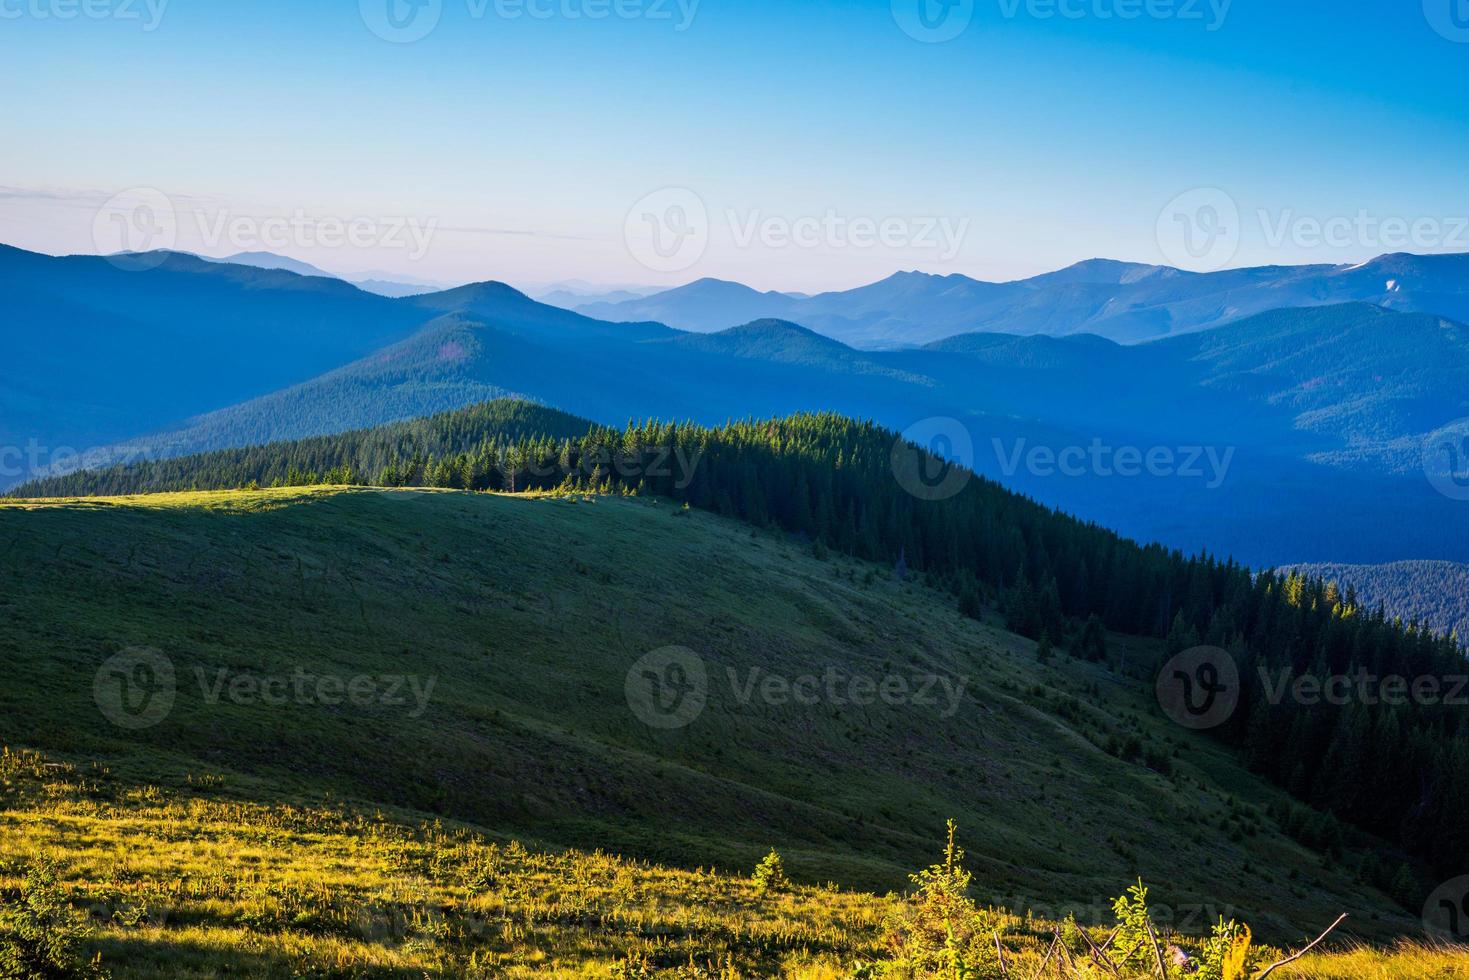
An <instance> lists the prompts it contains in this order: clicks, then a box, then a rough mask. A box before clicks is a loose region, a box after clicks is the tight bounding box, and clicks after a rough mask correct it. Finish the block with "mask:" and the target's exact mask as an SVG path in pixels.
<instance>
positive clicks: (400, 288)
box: [209, 252, 443, 298]
mask: <svg viewBox="0 0 1469 980" xmlns="http://www.w3.org/2000/svg"><path fill="white" fill-rule="evenodd" d="M209 261H211V262H228V263H231V264H233V265H249V266H254V267H255V268H257V269H280V270H284V271H286V272H294V273H296V275H298V276H322V277H325V278H328V279H341V280H342V281H344V282H350V283H351V284H352V285H354V286H356V287H357V288H358V289H361V290H363V291H364V292H368V293H373V294H374V295H377V296H387V297H391V298H398V297H401V296H419V295H421V294H423V293H432V292H436V291H438V290H440V289H442V288H443V287H442V286H438V285H435V284H433V283H430V282H426V281H407V280H403V281H400V280H398V279H394V278H392V277H391V276H389V275H387V274H386V273H367V274H366V275H364V276H363V277H361V278H357V279H352V278H348V277H347V276H339V275H336V274H335V273H331V272H327V271H325V270H323V269H319V268H317V267H316V266H314V265H312V264H311V263H310V262H303V261H301V260H300V259H293V258H291V257H290V256H288V255H277V254H275V253H274V252H239V253H237V254H235V255H230V256H227V257H225V258H222V259H210V260H209Z"/></svg>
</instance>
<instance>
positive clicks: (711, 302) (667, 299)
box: [547, 279, 798, 333]
mask: <svg viewBox="0 0 1469 980" xmlns="http://www.w3.org/2000/svg"><path fill="white" fill-rule="evenodd" d="M547 302H550V300H549V299H548V300H547ZM797 304H798V301H797V300H793V299H792V298H791V297H790V296H787V295H785V294H784V293H777V292H766V293H762V292H758V291H757V290H754V289H751V288H750V287H749V286H744V285H741V284H740V283H737V282H727V281H725V280H722V279H700V280H697V281H695V282H691V283H689V284H688V285H686V286H679V287H677V288H676V289H670V290H667V291H665V292H660V293H654V294H653V295H651V296H643V297H637V298H634V299H628V300H623V301H622V302H615V303H614V302H605V301H604V302H596V303H577V304H576V305H575V307H574V308H575V309H576V310H577V312H579V313H585V314H586V315H587V316H592V317H597V318H599V319H603V320H617V321H622V320H629V319H637V320H656V321H658V322H659V323H666V324H668V325H669V326H671V327H677V328H678V329H680V330H697V331H700V332H705V333H707V332H710V331H714V330H723V329H726V328H728V327H733V326H738V325H739V324H742V323H747V322H749V321H751V320H758V319H764V318H778V317H782V316H785V315H786V313H787V311H794V310H796V309H798V305H797Z"/></svg>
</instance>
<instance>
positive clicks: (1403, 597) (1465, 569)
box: [1286, 561, 1469, 641]
mask: <svg viewBox="0 0 1469 980" xmlns="http://www.w3.org/2000/svg"><path fill="white" fill-rule="evenodd" d="M1286 570H1287V571H1298V572H1300V573H1301V574H1303V575H1308V576H1311V577H1312V578H1320V579H1324V580H1326V581H1330V582H1337V583H1339V584H1340V585H1341V587H1342V588H1343V589H1347V588H1350V589H1352V590H1354V591H1355V592H1356V593H1357V597H1358V598H1359V599H1360V600H1361V602H1362V604H1363V605H1364V606H1368V607H1370V608H1376V607H1377V606H1382V607H1383V608H1384V609H1386V610H1387V613H1388V615H1389V616H1394V617H1397V618H1400V619H1402V620H1404V621H1405V622H1417V623H1422V624H1423V625H1424V626H1426V627H1428V628H1429V629H1431V630H1433V631H1434V632H1437V633H1453V634H1456V635H1457V636H1458V637H1459V639H1460V641H1466V640H1469V565H1464V564H1461V563H1459V562H1452V561H1399V562H1392V563H1391V564H1387V565H1298V566H1292V567H1291V568H1288V569H1286Z"/></svg>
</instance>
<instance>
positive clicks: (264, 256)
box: [200, 252, 342, 279]
mask: <svg viewBox="0 0 1469 980" xmlns="http://www.w3.org/2000/svg"><path fill="white" fill-rule="evenodd" d="M200 257H201V258H204V256H200ZM209 261H210V262H228V263H229V264H230V265H248V266H252V267H254V268H256V269H280V270H284V271H286V272H294V273H295V274H296V275H298V276H321V277H322V278H325V279H341V278H342V277H341V276H338V275H333V274H332V273H330V272H327V271H325V270H324V269H319V268H317V267H316V266H314V265H312V264H311V263H310V262H302V261H301V260H300V259H293V258H291V257H290V256H289V255H277V254H276V253H274V252H236V253H235V254H234V255H227V256H225V257H224V258H222V259H209Z"/></svg>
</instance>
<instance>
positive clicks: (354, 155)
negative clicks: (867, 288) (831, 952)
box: [0, 0, 1469, 290]
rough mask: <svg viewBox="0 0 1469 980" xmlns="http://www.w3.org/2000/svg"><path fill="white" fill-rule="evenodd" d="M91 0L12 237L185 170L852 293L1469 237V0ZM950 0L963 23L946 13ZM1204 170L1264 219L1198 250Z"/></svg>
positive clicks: (52, 43)
mask: <svg viewBox="0 0 1469 980" xmlns="http://www.w3.org/2000/svg"><path fill="white" fill-rule="evenodd" d="M83 2H84V0H0V81H3V82H4V83H5V90H6V91H7V92H8V93H11V98H8V99H6V100H5V103H4V105H3V107H0V139H3V143H4V145H5V147H6V149H5V158H4V159H5V166H4V168H3V170H0V240H3V241H6V242H9V243H11V244H16V245H20V246H23V247H30V248H37V249H40V250H43V251H51V252H71V251H94V250H98V249H99V248H102V247H103V244H105V243H102V244H99V243H98V235H97V233H96V232H95V231H94V228H95V227H96V226H97V223H96V221H95V218H96V215H97V212H98V210H99V208H104V209H105V208H106V207H108V205H106V204H105V203H104V202H107V201H108V199H109V198H112V197H113V195H115V194H117V193H118V192H124V191H127V190H128V189H130V188H151V189H157V191H160V192H161V193H162V194H163V195H165V199H166V200H167V201H168V202H170V204H171V206H172V207H173V208H174V214H173V218H172V221H173V225H172V228H173V232H172V234H173V241H174V243H175V244H176V245H177V246H178V247H181V248H192V249H194V250H197V251H200V252H203V253H205V254H225V253H227V252H230V251H240V250H249V248H250V246H251V245H252V244H253V243H254V242H255V241H256V240H257V239H262V240H263V238H265V237H266V236H265V235H264V233H263V232H262V230H261V229H262V225H263V224H264V223H265V222H267V220H268V219H272V218H274V219H277V220H282V219H284V218H285V217H288V216H292V215H297V216H304V219H303V220H304V222H305V224H306V226H308V227H311V226H313V223H319V222H322V221H326V222H333V221H335V222H337V223H339V224H340V223H347V222H351V221H353V220H357V221H366V222H368V223H370V224H371V225H372V230H371V231H370V232H365V233H364V235H363V236H362V238H361V240H359V241H356V242H352V243H347V244H339V243H337V242H335V241H329V242H328V244H327V245H322V244H320V243H319V242H320V240H323V239H326V238H327V236H324V235H319V234H308V233H301V232H295V231H293V232H291V233H289V234H287V235H286V237H285V238H284V239H280V238H275V239H272V241H273V242H281V241H283V242H284V244H283V245H281V246H279V247H277V248H276V249H275V250H278V251H282V252H287V253H290V254H292V255H295V256H297V257H299V258H303V259H306V260H308V261H312V262H316V263H317V264H318V265H321V266H323V267H325V268H328V269H330V270H332V271H341V272H347V273H356V272H362V271H365V270H383V271H387V272H392V273H394V274H398V275H404V276H416V277H419V278H424V279H433V280H443V281H465V280H469V279H485V278H498V279H504V280H507V281H510V282H514V283H517V284H531V283H541V282H548V281H553V280H558V279H569V278H580V279H586V280H592V281H596V282H604V283H647V284H673V283H678V282H684V281H688V280H690V279H693V278H697V277H700V276H705V275H709V276H718V277H721V278H732V279H739V280H741V281H745V282H748V283H750V284H751V285H755V286H758V287H761V288H780V289H802V290H816V289H826V288H841V287H847V286H852V285H856V284H858V283H861V282H865V281H871V280H874V279H877V278H881V277H882V276H885V275H887V274H889V273H890V272H892V271H895V270H897V269H900V268H901V269H911V268H918V269H923V270H925V271H931V272H962V273H965V274H968V275H972V276H976V277H978V278H987V279H1011V278H1017V277H1020V276H1025V275H1030V274H1034V273H1038V272H1042V271H1047V270H1049V269H1053V268H1057V267H1060V266H1064V265H1067V264H1069V263H1071V262H1074V261H1077V260H1080V259H1085V258H1090V257H1093V256H1098V255H1102V256H1108V257H1115V258H1122V259H1130V260H1136V261H1148V262H1161V261H1174V262H1176V263H1177V264H1188V261H1186V260H1196V261H1197V262H1199V263H1203V264H1204V265H1206V266H1207V267H1215V266H1218V265H1253V264H1262V263H1274V262H1280V263H1288V262H1289V263H1294V262H1355V261H1360V260H1363V259H1365V258H1368V257H1370V256H1371V255H1374V254H1377V253H1379V252H1383V251H1392V250H1397V248H1396V247H1395V246H1401V247H1404V248H1406V249H1407V250H1411V251H1469V232H1464V231H1463V230H1462V229H1460V228H1459V227H1458V225H1459V219H1460V216H1469V182H1466V180H1465V179H1464V176H1463V174H1464V165H1465V160H1466V159H1469V124H1466V121H1465V118H1464V112H1463V92H1464V84H1465V80H1466V79H1469V30H1459V29H1458V28H1457V26H1456V25H1457V24H1459V23H1464V24H1466V25H1469V4H1466V3H1465V0H1427V2H1426V3H1424V4H1420V3H1419V2H1418V0H1408V2H1399V3H1392V4H1389V3H1385V2H1384V3H1376V4H1360V3H1359V4H1343V3H1330V4H1328V3H1325V2H1317V0H1300V2H1293V3H1281V2H1277V0H1270V2H1266V0H1233V2H1232V3H1229V4H1228V5H1227V7H1221V4H1222V3H1223V0H1213V4H1212V5H1211V3H1210V0H1199V2H1198V3H1194V2H1193V0H972V3H970V0H965V3H964V4H960V5H958V6H956V7H955V8H954V9H951V10H949V11H948V17H949V19H948V20H944V19H943V18H942V17H940V16H939V14H940V13H941V11H942V8H940V7H939V6H938V5H937V4H938V0H893V2H891V3H890V2H881V3H878V2H865V0H864V2H846V3H833V2H806V3H799V4H797V3H774V2H755V0H743V2H735V0H699V2H698V3H697V4H694V2H693V0H683V3H684V6H682V7H680V5H679V2H678V0H666V2H665V0H498V2H497V0H483V2H482V0H428V2H431V3H437V4H438V5H439V9H437V10H436V11H435V10H434V9H433V8H424V10H425V12H424V13H423V14H422V16H430V15H436V16H437V21H436V23H435V25H434V26H433V29H432V30H431V31H429V32H428V33H427V34H426V35H425V36H424V37H422V38H420V39H418V40H415V41H412V42H410V43H394V42H392V41H388V40H384V39H383V38H382V37H379V36H378V35H377V34H375V33H374V32H373V30H372V29H370V27H369V22H374V20H375V19H376V20H377V21H381V18H382V14H383V11H384V10H385V9H386V5H387V4H388V3H395V4H401V3H404V2H405V0H362V2H361V3H359V2H358V0H350V2H347V0H325V2H317V3H312V4H305V3H300V2H294V3H285V2H277V0H264V2H256V3H250V4H226V3H222V2H218V0H210V2H205V0H166V2H165V0H151V3H152V6H150V3H149V0H86V2H89V3H91V4H92V6H91V7H90V8H88V9H89V10H90V13H87V12H82V11H81V10H80V9H79V8H80V6H81V4H82V3H83ZM919 2H927V3H930V4H934V6H932V7H931V8H930V13H931V14H932V15H933V16H931V17H930V22H933V23H937V24H939V25H940V30H943V29H953V28H956V27H960V26H962V27H963V29H962V30H961V31H958V32H957V36H955V37H953V38H952V39H951V40H947V41H943V42H941V43H925V42H924V41H920V40H916V39H915V38H914V37H912V36H910V35H909V33H906V32H905V31H904V30H903V28H902V26H901V23H908V24H910V25H911V24H913V23H916V21H914V19H913V15H914V13H915V12H916V9H917V4H918V3H919ZM1440 3H1441V6H1442V8H1443V9H1442V10H1441V11H1440V10H1438V9H1437V6H1436V5H1439V4H1440ZM527 4H529V5H532V8H531V9H532V10H534V13H532V12H531V10H528V9H527V7H526V5H527ZM599 4H600V5H601V6H600V9H602V10H606V11H608V16H605V17H603V18H600V19H593V18H592V17H589V16H588V14H589V13H596V12H597V10H598V9H599ZM1450 4H1461V5H1463V6H1464V7H1465V8H1466V9H1463V10H1461V11H1459V12H1460V13H1461V14H1462V15H1463V16H1462V17H1461V18H1460V20H1458V21H1456V20H1454V19H1452V18H1451V17H1450V14H1451V13H1452V12H1453V8H1452V7H1451V6H1450ZM160 5H161V7H160ZM971 6H972V12H971V10H970V7H971ZM1063 10H1064V11H1065V13H1064V14H1063V12H1062V11H1063ZM1127 10H1132V11H1135V12H1137V13H1138V16H1135V17H1132V18H1123V17H1122V16H1120V13H1121V12H1125V11H1127ZM619 11H620V14H619ZM1149 11H1151V14H1150V13H1149ZM399 12H400V13H402V14H403V15H404V18H405V22H407V23H409V24H411V25H415V26H420V25H423V24H425V23H427V21H424V20H419V21H414V20H412V18H411V17H409V14H411V13H412V8H408V7H402V8H399ZM67 14H74V16H70V17H68V16H66V15H67ZM517 14H518V16H517ZM577 15H580V16H577ZM966 16H967V18H968V19H967V22H966V20H965V18H966ZM900 22H901V23H900ZM966 23H967V26H965V25H966ZM150 28H151V29H150ZM919 33H921V32H919ZM667 188H675V189H677V194H676V195H675V196H674V197H673V198H671V200H673V201H674V202H675V204H676V205H677V206H678V208H680V210H678V211H677V212H676V213H675V212H672V211H669V210H668V204H667V202H668V201H669V200H670V198H669V196H668V195H667V194H666V193H665V194H663V195H662V196H661V197H660V196H658V192H662V191H664V189H667ZM1199 188H1208V189H1217V191H1222V192H1223V193H1224V194H1225V200H1226V201H1227V202H1228V203H1229V204H1232V205H1233V206H1234V207H1235V208H1236V209H1237V211H1238V220H1237V221H1235V220H1234V216H1233V215H1226V224H1227V225H1229V226H1231V228H1232V229H1233V231H1234V232H1235V235H1234V238H1235V239H1237V240H1236V241H1231V242H1230V243H1229V244H1230V247H1229V248H1227V249H1224V250H1216V251H1215V252H1214V253H1213V254H1208V255H1204V254H1202V253H1201V252H1200V253H1198V254H1195V253H1189V254H1186V255H1182V256H1180V254H1179V252H1178V247H1177V243H1176V242H1173V243H1170V242H1169V241H1166V240H1160V239H1167V238H1168V235H1167V233H1165V232H1160V230H1159V229H1160V227H1164V228H1166V227H1171V226H1172V224H1173V223H1174V222H1175V221H1176V220H1177V219H1176V216H1173V215H1171V214H1170V212H1169V209H1170V208H1171V207H1173V206H1174V203H1173V202H1176V201H1177V200H1178V199H1179V196H1180V195H1182V194H1185V192H1190V191H1195V190H1196V189H1199ZM1217 191H1215V190H1210V191H1209V194H1210V195H1215V196H1206V197H1205V198H1204V199H1203V200H1205V201H1206V202H1213V201H1215V200H1217ZM690 194H691V195H693V196H692V198H690V197H689V196H688V195H690ZM648 195H654V196H653V197H652V198H651V200H652V201H653V202H654V204H653V205H652V207H653V210H652V211H651V212H648V211H647V209H646V208H644V206H643V205H640V204H639V203H638V202H640V201H647V200H649V198H648ZM126 200H132V199H131V198H126ZM1184 200H1186V201H1187V202H1189V204H1188V207H1189V208H1194V207H1195V205H1196V203H1197V201H1198V200H1199V197H1198V195H1197V194H1195V195H1194V196H1193V197H1189V198H1185V199H1184ZM689 201H692V202H695V203H693V204H690V205H689V207H694V208H697V209H701V211H702V213H698V214H694V215H692V218H691V220H693V221H694V224H696V225H697V226H698V230H699V232H700V234H699V236H698V240H697V241H696V242H695V243H694V244H695V245H696V246H697V247H694V248H692V249H691V250H690V249H686V250H685V251H684V252H683V253H682V254H677V255H673V256H668V255H663V254H661V253H659V254H656V255H651V256H650V254H649V253H648V251H647V243H646V242H642V243H640V242H639V241H637V240H636V238H637V232H636V231H630V230H629V229H630V227H632V226H635V225H637V224H638V223H639V222H641V221H643V220H644V219H646V218H647V214H649V213H651V214H653V215H654V218H653V219H651V220H652V221H653V224H652V225H650V228H651V229H652V230H651V231H650V232H649V233H650V234H658V233H660V232H659V231H658V228H659V225H658V222H661V221H663V220H665V219H666V218H668V215H673V216H674V218H676V219H677V220H676V221H673V222H672V223H673V224H675V225H678V227H674V228H671V231H673V232H677V231H678V230H679V228H681V227H684V224H685V220H684V219H685V210H687V209H685V208H684V203H683V202H689ZM1209 206H1210V207H1212V206H1213V205H1212V203H1210V204H1209ZM1216 210H1217V209H1216ZM1226 210H1227V209H1226ZM645 212H646V213H645ZM1189 214H1190V215H1193V214H1194V212H1193V211H1192V210H1190V212H1189ZM1215 214H1216V211H1215V210H1211V211H1210V212H1209V222H1208V223H1215V222H1214V216H1215ZM670 220H672V219H670ZM1188 220H1193V219H1192V218H1188V219H1186V221H1185V223H1187V221H1188ZM1465 220H1466V222H1469V217H1466V219H1465ZM231 221H233V222H235V225H236V227H234V228H233V229H232V230H227V231H224V232H223V233H221V229H226V228H229V222H231ZM1313 222H1314V223H1315V225H1325V226H1328V227H1329V228H1333V229H1334V232H1335V235H1334V237H1330V238H1329V240H1318V239H1321V238H1322V236H1320V235H1315V234H1313V233H1312V230H1313V227H1314V226H1313ZM1382 222H1388V223H1389V228H1393V227H1396V226H1395V225H1393V222H1397V223H1399V224H1400V225H1410V226H1414V227H1413V230H1412V231H1411V233H1410V235H1409V237H1408V239H1407V241H1406V243H1403V242H1401V241H1399V239H1398V238H1395V237H1394V236H1393V235H1392V234H1387V233H1385V232H1384V229H1383V228H1382V227H1381V223H1382ZM1208 223H1206V224H1208ZM298 224H299V223H298ZM404 224H407V225H409V226H410V227H412V228H416V229H418V230H419V232H421V236H420V238H419V239H414V238H413V237H412V236H411V235H408V234H406V233H400V234H397V235H394V234H393V229H394V227H400V228H401V226H402V225H404ZM364 227H366V226H364ZM690 227H692V226H690ZM860 227H865V228H866V229H867V230H871V229H872V228H874V227H881V228H886V229H887V232H890V234H883V235H880V236H877V237H878V238H880V240H878V241H872V240H870V239H871V237H872V236H866V237H864V236H863V235H862V234H860V233H858V232H857V231H855V230H853V229H856V228H860ZM665 230H667V229H665ZM1203 230H1205V231H1207V227H1205V228H1204V229H1203ZM1399 237H1400V236H1399ZM792 239H799V240H792Z"/></svg>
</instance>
